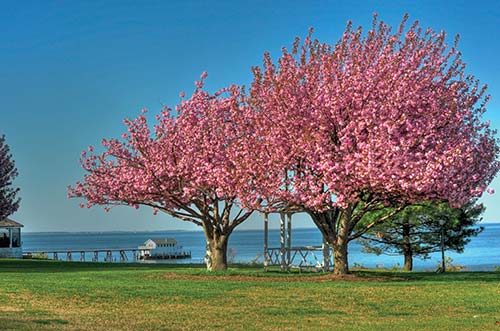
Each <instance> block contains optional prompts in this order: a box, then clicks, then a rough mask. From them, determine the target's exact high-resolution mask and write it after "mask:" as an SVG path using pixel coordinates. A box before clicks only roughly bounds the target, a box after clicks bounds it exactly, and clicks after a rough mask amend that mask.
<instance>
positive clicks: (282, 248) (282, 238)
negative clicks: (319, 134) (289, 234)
mask: <svg viewBox="0 0 500 331" xmlns="http://www.w3.org/2000/svg"><path fill="white" fill-rule="evenodd" d="M280 258H281V272H284V271H285V264H286V261H285V213H283V212H281V213H280Z"/></svg>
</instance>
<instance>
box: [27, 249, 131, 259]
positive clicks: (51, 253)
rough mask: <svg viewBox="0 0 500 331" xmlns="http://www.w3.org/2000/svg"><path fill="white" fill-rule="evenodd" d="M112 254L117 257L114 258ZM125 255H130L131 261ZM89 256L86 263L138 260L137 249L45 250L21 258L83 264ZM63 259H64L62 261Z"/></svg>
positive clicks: (32, 252)
mask: <svg viewBox="0 0 500 331" xmlns="http://www.w3.org/2000/svg"><path fill="white" fill-rule="evenodd" d="M113 253H118V254H116V255H117V257H118V260H117V257H115V256H114V254H113ZM127 253H130V256H131V259H130V260H129V257H128V255H127ZM87 254H88V255H91V258H90V259H89V260H88V261H91V262H100V260H99V258H101V257H102V258H103V260H102V261H104V262H129V261H132V262H133V261H138V260H139V249H138V248H96V249H89V248H85V249H65V250H46V251H30V252H23V257H24V258H27V259H30V258H33V257H37V256H46V257H47V258H51V257H52V259H53V260H56V261H57V260H65V261H80V262H85V261H86V256H87ZM63 257H65V258H66V259H64V258H63Z"/></svg>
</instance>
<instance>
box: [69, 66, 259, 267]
mask: <svg viewBox="0 0 500 331" xmlns="http://www.w3.org/2000/svg"><path fill="white" fill-rule="evenodd" d="M205 77H206V73H204V74H202V77H201V81H198V82H196V85H197V89H196V91H195V92H194V94H193V95H192V97H191V98H190V99H188V100H184V101H182V103H181V104H180V105H178V106H177V107H176V110H177V112H178V114H177V116H174V115H173V114H171V110H170V109H168V108H165V109H164V110H163V111H162V112H161V114H160V115H158V116H157V117H156V120H157V121H156V124H155V125H154V127H153V128H150V127H149V125H148V122H147V119H146V117H145V115H144V114H143V115H141V116H139V117H138V118H137V119H135V120H133V121H130V120H125V124H126V125H127V129H128V130H127V132H126V133H124V134H123V135H122V139H121V140H119V139H111V140H105V139H104V140H103V141H102V145H103V146H104V149H105V151H104V152H103V153H102V154H100V155H98V154H96V153H94V152H93V151H94V149H93V148H92V147H91V148H89V152H83V154H82V159H81V164H82V167H83V169H85V170H86V171H87V174H86V175H85V176H84V179H83V181H82V182H78V183H77V184H76V185H75V186H74V187H73V188H72V187H70V188H69V196H70V197H81V198H85V199H86V200H87V204H86V205H84V204H82V205H81V206H82V207H85V206H87V207H91V206H93V205H104V206H105V208H106V210H109V208H110V207H112V206H115V205H127V206H132V207H135V208H139V206H140V205H143V206H149V207H152V208H153V210H154V213H156V212H157V211H162V212H164V213H166V214H168V215H171V216H173V217H175V218H177V219H180V220H182V221H186V222H191V223H194V224H196V225H198V226H200V227H202V228H203V231H204V233H205V237H206V241H207V258H206V263H207V268H208V269H209V270H225V269H226V268H227V244H228V240H229V236H230V234H231V233H232V231H233V230H234V228H235V227H236V226H238V225H239V224H241V223H242V222H243V221H245V220H246V219H247V218H248V217H249V216H250V214H251V213H252V211H251V210H243V209H238V208H237V203H238V196H240V195H241V194H242V190H244V187H245V179H244V178H243V179H242V177H241V175H240V173H241V172H240V171H239V170H240V166H239V165H240V164H241V163H244V162H248V160H249V159H248V158H247V157H246V155H244V154H243V153H242V149H241V145H242V139H243V138H244V136H245V134H246V132H247V130H248V127H247V123H246V121H247V120H246V116H245V111H246V108H244V107H240V105H241V104H244V100H242V98H243V95H242V94H241V93H240V92H241V91H240V89H239V88H238V87H237V86H231V87H229V88H226V89H223V90H220V91H218V92H217V93H215V95H210V94H209V93H207V92H205V91H203V90H202V87H203V80H204V78H205ZM183 97H184V93H181V98H183Z"/></svg>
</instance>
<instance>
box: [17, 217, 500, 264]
mask: <svg viewBox="0 0 500 331" xmlns="http://www.w3.org/2000/svg"><path fill="white" fill-rule="evenodd" d="M483 226H484V227H485V229H484V231H483V232H482V233H481V234H479V236H477V237H476V238H472V241H471V242H470V243H469V244H468V245H467V246H466V247H465V250H464V252H463V253H462V254H458V253H454V252H446V256H450V257H451V258H452V259H453V264H456V265H464V266H466V267H467V269H468V270H476V271H480V270H481V271H486V270H493V269H494V268H496V267H498V266H500V223H486V224H483ZM150 238H175V239H177V242H178V244H179V245H182V246H183V249H184V250H188V251H191V254H192V257H191V259H183V260H174V261H162V262H169V263H202V262H203V257H204V255H205V238H204V235H203V232H201V231H159V232H104V233H24V234H23V250H24V251H50V250H66V249H68V250H69V249H72V250H79V249H87V250H91V249H105V248H107V249H113V248H115V249H118V248H135V247H137V246H139V245H142V244H143V243H144V242H145V241H146V240H147V239H150ZM279 238H280V235H279V230H270V231H269V246H270V247H279ZM263 242H264V231H263V230H241V231H238V230H236V231H235V232H234V233H233V234H232V235H231V237H230V241H229V252H230V253H229V256H230V258H231V257H232V260H233V261H234V262H251V261H253V260H257V261H259V262H262V251H263ZM311 245H314V246H319V245H321V234H320V233H319V231H318V230H317V229H315V228H311V229H303V228H301V229H293V233H292V246H311ZM361 249H362V247H361V246H360V245H359V244H357V243H356V242H352V243H351V244H350V245H349V263H350V264H351V266H353V265H354V264H358V265H363V266H365V267H368V268H375V267H377V266H379V267H380V266H383V267H385V268H390V267H393V266H396V265H397V264H399V265H403V258H402V257H401V256H388V255H380V256H377V255H374V254H365V253H362V252H361ZM101 254H104V253H101ZM116 254H117V253H116ZM316 254H317V256H318V258H319V259H321V252H317V253H316ZM61 257H62V258H64V256H61V255H60V256H59V258H61ZM102 257H103V256H102ZM78 258H79V254H78V256H77V255H76V254H74V256H73V259H75V260H76V259H78ZM115 259H116V260H119V257H118V256H117V255H115ZM131 259H132V256H131V255H130V254H129V260H131ZM86 260H87V261H90V260H91V253H89V254H87V255H86ZM440 261H441V254H440V253H434V254H432V255H431V258H430V259H428V260H420V259H415V260H414V270H434V269H435V268H436V266H437V265H438V264H439V263H440Z"/></svg>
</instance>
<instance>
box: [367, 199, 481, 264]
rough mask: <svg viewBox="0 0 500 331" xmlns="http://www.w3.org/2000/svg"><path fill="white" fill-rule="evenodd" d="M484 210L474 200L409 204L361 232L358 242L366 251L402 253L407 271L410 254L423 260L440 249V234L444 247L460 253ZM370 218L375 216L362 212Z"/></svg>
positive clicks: (411, 261) (475, 230) (475, 229)
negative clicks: (453, 203) (456, 203)
mask: <svg viewBox="0 0 500 331" xmlns="http://www.w3.org/2000/svg"><path fill="white" fill-rule="evenodd" d="M484 210H485V208H484V206H483V205H482V204H476V203H474V202H469V203H467V204H465V205H464V206H462V207H460V208H453V207H451V206H450V205H449V204H448V203H445V202H442V203H429V202H427V203H422V204H416V205H409V206H406V207H405V208H404V209H403V210H402V211H401V212H399V213H397V214H395V215H393V216H392V217H391V218H390V219H389V220H387V221H386V222H384V223H382V224H380V225H378V226H377V227H376V228H374V229H372V231H369V232H368V233H366V234H365V235H363V236H362V238H361V239H360V242H361V243H362V245H363V246H364V251H365V252H368V253H375V254H377V255H379V254H389V255H403V256H404V267H403V269H404V270H408V271H409V270H412V269H413V258H414V257H420V258H423V259H427V258H429V254H430V253H433V252H437V251H440V250H441V234H442V233H443V234H444V247H445V249H446V250H452V251H455V252H458V253H461V252H463V250H464V247H465V245H467V244H468V243H469V242H470V240H471V239H470V238H471V237H475V236H477V235H478V234H479V233H480V232H481V231H482V230H483V227H478V226H477V223H479V222H480V221H481V214H482V213H483V212H484ZM370 216H371V217H370ZM373 217H378V216H377V215H376V213H375V214H374V215H366V218H373ZM440 222H441V223H443V224H442V225H441V223H440Z"/></svg>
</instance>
